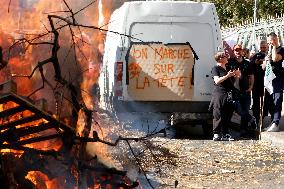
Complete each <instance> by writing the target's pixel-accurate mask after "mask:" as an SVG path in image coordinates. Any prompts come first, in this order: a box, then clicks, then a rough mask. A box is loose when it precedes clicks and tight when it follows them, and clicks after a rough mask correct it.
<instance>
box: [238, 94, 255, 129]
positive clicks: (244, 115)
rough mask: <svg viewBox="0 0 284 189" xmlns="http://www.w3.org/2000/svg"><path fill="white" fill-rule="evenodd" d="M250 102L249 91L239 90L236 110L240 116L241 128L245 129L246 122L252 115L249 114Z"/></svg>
mask: <svg viewBox="0 0 284 189" xmlns="http://www.w3.org/2000/svg"><path fill="white" fill-rule="evenodd" d="M250 104H251V94H250V92H241V96H240V99H239V101H238V102H237V103H236V106H235V107H236V112H237V113H238V114H239V115H240V116H241V129H242V130H247V129H248V128H247V127H248V122H249V121H250V120H251V118H252V116H251V115H250V114H249V109H250Z"/></svg>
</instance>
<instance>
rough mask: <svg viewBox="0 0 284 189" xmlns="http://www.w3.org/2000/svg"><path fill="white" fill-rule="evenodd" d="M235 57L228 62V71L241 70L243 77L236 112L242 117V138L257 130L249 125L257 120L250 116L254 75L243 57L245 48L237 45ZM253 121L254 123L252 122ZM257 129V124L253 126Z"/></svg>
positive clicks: (239, 85)
mask: <svg viewBox="0 0 284 189" xmlns="http://www.w3.org/2000/svg"><path fill="white" fill-rule="evenodd" d="M233 51H234V57H232V58H230V59H229V60H228V64H227V66H226V67H227V71H229V70H231V71H233V70H240V72H241V77H240V79H239V83H238V86H237V88H238V89H239V91H240V95H239V102H238V103H237V106H236V112H237V113H238V114H239V115H240V116H241V125H240V129H241V131H240V135H241V137H247V136H251V134H252V133H251V131H254V130H255V129H256V128H249V127H248V123H249V122H254V121H255V119H254V117H253V116H251V115H250V113H249V109H250V105H251V91H252V88H253V84H254V75H253V70H252V67H251V64H250V62H249V61H247V60H246V59H245V58H244V57H243V47H242V45H240V44H236V45H234V47H233ZM252 120H253V121H252ZM253 125H254V127H256V124H253Z"/></svg>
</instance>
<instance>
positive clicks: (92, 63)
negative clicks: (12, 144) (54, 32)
mask: <svg viewBox="0 0 284 189" xmlns="http://www.w3.org/2000/svg"><path fill="white" fill-rule="evenodd" d="M66 2H67V3H68V5H69V6H70V9H72V10H73V11H74V10H79V9H80V8H82V7H83V6H85V5H84V4H83V3H78V1H77V0H68V1H66ZM106 2H108V3H106ZM8 3H9V1H1V2H0V5H1V6H2V8H3V7H4V8H5V7H7V9H8ZM3 10H5V9H3ZM66 10H67V8H66V6H65V4H64V3H63V1H62V2H60V3H58V1H51V0H50V1H47V0H37V1H33V0H26V1H21V0H12V1H11V4H10V6H9V12H8V10H7V11H2V12H0V17H1V18H2V19H1V24H0V46H1V47H2V48H3V49H4V59H5V60H7V61H8V62H9V64H8V66H7V67H5V69H3V70H0V83H2V82H4V81H7V80H8V79H12V80H13V81H15V82H16V83H17V84H18V87H17V94H19V95H21V96H28V95H30V94H31V93H32V92H33V91H35V90H36V89H37V88H39V87H41V85H42V78H41V75H40V73H39V72H38V71H36V72H35V74H34V75H33V76H32V77H31V78H28V77H27V76H29V75H30V74H31V73H32V71H33V69H34V68H35V67H36V65H37V63H38V62H39V61H42V60H44V59H45V58H48V57H49V54H50V47H46V46H45V47H41V46H31V45H28V44H26V45H24V46H16V47H14V48H13V49H12V51H10V52H9V51H8V47H9V46H11V45H12V44H13V43H14V42H15V41H16V39H18V38H23V37H24V38H26V39H31V38H33V37H34V36H35V35H36V34H39V33H43V32H46V28H48V27H49V21H48V20H47V13H49V14H56V15H58V16H62V17H65V16H66V15H64V14H65V13H64V11H66ZM111 10H112V1H111V2H110V1H105V0H99V1H98V2H97V4H96V6H92V7H90V8H89V9H86V10H85V11H84V14H83V13H79V14H78V15H76V19H77V21H78V22H84V23H87V24H88V25H95V26H99V27H102V28H104V29H107V24H106V23H107V21H108V19H109V17H110V14H111ZM57 24H58V23H57ZM73 31H74V36H72V37H70V36H68V35H66V34H67V33H69V31H68V30H66V32H65V31H64V32H61V33H60V39H61V41H60V46H61V49H60V51H59V55H60V57H59V58H60V63H62V65H61V66H62V68H64V69H63V71H62V73H63V75H64V77H66V78H67V80H68V81H72V83H73V84H76V85H77V86H78V87H79V88H81V91H82V94H81V97H82V99H81V100H82V101H84V103H85V104H86V105H87V108H88V109H90V110H94V109H95V108H96V100H97V99H96V97H95V96H94V94H93V91H92V90H93V88H94V85H95V84H96V82H97V79H98V77H99V73H100V67H101V63H102V62H101V61H102V55H103V48H104V37H105V35H104V34H103V33H102V32H101V31H98V30H95V31H90V30H85V29H81V30H77V29H74V30H73ZM47 39H51V38H50V36H48V37H46V36H45V37H44V39H43V38H42V40H47ZM74 41H75V42H76V50H74V51H72V48H70V46H71V45H70V44H71V43H72V42H74ZM39 42H41V41H39ZM70 49H71V50H70ZM70 51H71V52H70ZM64 53H65V54H64ZM69 54H71V55H74V54H76V61H75V60H74V56H72V57H71V56H69ZM8 55H9V56H8ZM77 62H78V63H79V65H77ZM43 74H44V76H45V77H46V79H50V78H53V76H54V71H53V70H52V68H51V66H50V65H48V64H47V65H45V66H44V69H43ZM49 82H50V83H51V84H52V85H53V87H54V89H55V88H56V87H57V85H56V83H55V82H52V81H49ZM54 89H53V88H51V87H48V86H45V88H44V89H42V90H40V91H38V92H36V93H34V94H32V95H31V96H30V98H31V99H32V100H37V99H39V98H45V99H46V100H47V104H48V105H49V109H48V110H46V111H50V112H53V113H54V112H57V109H58V106H59V105H58V103H57V100H58V99H56V98H54ZM56 89H57V88H56ZM62 91H63V92H62V94H63V95H62V96H64V95H65V93H64V90H62ZM62 96H61V98H62V99H63V97H62ZM68 105H69V107H70V104H68V103H65V104H61V106H60V108H62V111H61V112H60V114H59V115H58V114H57V115H54V116H56V117H57V118H58V119H61V120H63V121H64V122H65V123H70V122H71V121H70V119H68V115H69V117H71V116H72V115H71V113H70V110H69V109H70V108H69V109H68ZM17 106H19V104H16V103H14V102H8V103H5V104H0V113H1V112H4V111H5V110H7V109H10V108H15V107H17ZM33 115H34V113H33V112H31V111H29V110H25V111H22V112H20V113H16V114H14V115H13V116H10V117H5V118H0V126H1V125H3V124H6V123H9V122H13V121H14V120H17V119H19V118H23V117H28V116H33ZM78 116H79V117H78V120H77V125H76V128H75V129H76V133H77V136H81V137H92V136H91V133H92V131H93V130H94V128H95V127H98V125H96V124H93V125H92V128H91V129H90V130H87V131H86V130H85V126H86V122H85V119H86V117H85V116H84V114H83V111H80V112H79V113H78ZM94 119H95V118H94ZM47 122H48V121H47V120H45V119H40V120H37V121H33V122H30V123H25V124H19V125H17V126H16V128H25V127H36V126H39V125H41V124H45V123H47ZM101 130H103V132H99V137H100V138H104V136H103V135H104V134H107V133H108V132H109V131H108V130H106V129H103V128H102V129H101ZM5 131H6V130H0V132H1V133H3V132H5ZM50 132H56V131H55V129H49V130H45V131H42V132H40V133H36V134H32V135H29V136H25V137H21V138H20V140H19V141H23V140H26V139H28V138H29V137H37V136H41V135H46V134H48V133H50ZM25 146H26V147H30V148H34V149H40V150H55V151H59V150H60V149H61V148H62V146H63V144H62V141H61V140H58V139H52V140H48V141H44V142H37V143H32V144H27V145H25ZM85 147H86V150H87V151H88V153H89V154H88V155H89V156H90V157H92V156H95V155H96V156H98V157H99V159H101V162H102V163H105V164H107V165H109V166H111V164H112V160H111V159H110V158H108V157H109V155H108V150H107V147H106V145H104V144H101V143H88V144H87V145H86V146H85ZM0 153H15V155H16V154H22V153H23V151H19V150H13V151H12V150H8V151H7V150H6V149H1V150H0ZM76 174H78V172H77V173H76V171H74V173H73V175H74V177H75V178H77V179H78V175H76ZM25 178H26V179H28V180H30V181H31V182H32V183H33V184H34V186H35V187H36V188H38V189H60V188H66V184H67V183H66V182H67V181H66V179H64V178H61V177H60V176H58V177H56V178H49V177H48V176H47V175H46V174H44V173H43V172H40V171H29V172H28V174H27V175H26V177H25ZM108 179H112V178H109V176H106V177H101V178H99V179H98V178H97V177H96V176H95V175H94V179H93V182H94V185H93V186H91V187H89V188H88V189H97V188H102V185H101V184H100V183H97V180H101V181H102V182H104V181H106V180H108ZM105 187H106V188H109V189H110V188H112V186H111V185H110V184H107V185H106V186H105Z"/></svg>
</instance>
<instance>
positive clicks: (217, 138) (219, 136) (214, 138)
mask: <svg viewBox="0 0 284 189" xmlns="http://www.w3.org/2000/svg"><path fill="white" fill-rule="evenodd" d="M220 140H221V135H220V134H214V135H213V141H220Z"/></svg>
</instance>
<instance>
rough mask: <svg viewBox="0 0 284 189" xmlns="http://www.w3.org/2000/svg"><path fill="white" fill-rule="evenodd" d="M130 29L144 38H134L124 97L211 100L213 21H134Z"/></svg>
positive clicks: (128, 98) (160, 99) (142, 99)
mask: <svg viewBox="0 0 284 189" xmlns="http://www.w3.org/2000/svg"><path fill="white" fill-rule="evenodd" d="M179 20H181V19H179ZM129 33H130V35H132V36H135V37H136V38H139V39H141V41H138V40H135V39H131V40H132V41H131V47H130V49H129V52H128V56H127V57H126V60H127V67H128V75H127V78H126V80H127V82H128V83H127V84H128V87H127V90H124V100H130V101H132V100H134V101H204V100H207V101H209V99H210V96H211V90H212V79H211V78H210V77H209V76H210V71H211V67H212V65H213V64H214V60H213V54H214V52H215V51H214V50H215V49H214V48H215V45H214V41H215V40H214V35H213V28H212V26H211V25H210V24H208V23H199V22H155V23H154V22H153V23H152V22H149V23H148V22H135V23H133V24H132V25H131V27H130V32H129ZM142 41H143V42H142ZM198 58H199V60H197V59H198Z"/></svg>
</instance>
